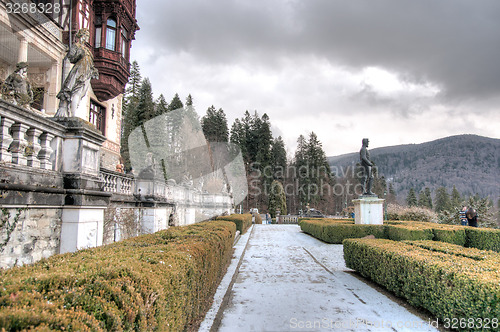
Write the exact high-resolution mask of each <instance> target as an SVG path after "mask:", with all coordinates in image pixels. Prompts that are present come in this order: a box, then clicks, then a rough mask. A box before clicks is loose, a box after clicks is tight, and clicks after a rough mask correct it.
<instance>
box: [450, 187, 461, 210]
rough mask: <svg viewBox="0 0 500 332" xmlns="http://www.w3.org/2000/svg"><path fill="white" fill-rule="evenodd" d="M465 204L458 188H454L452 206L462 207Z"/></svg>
mask: <svg viewBox="0 0 500 332" xmlns="http://www.w3.org/2000/svg"><path fill="white" fill-rule="evenodd" d="M462 202H463V199H462V196H461V195H460V193H459V192H458V190H457V188H456V187H455V186H453V189H452V191H451V205H452V206H460V205H461V204H462Z"/></svg>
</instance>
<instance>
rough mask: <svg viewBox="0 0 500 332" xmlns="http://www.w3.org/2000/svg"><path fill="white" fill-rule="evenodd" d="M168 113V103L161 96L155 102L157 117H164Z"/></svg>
mask: <svg viewBox="0 0 500 332" xmlns="http://www.w3.org/2000/svg"><path fill="white" fill-rule="evenodd" d="M167 112H168V103H167V101H166V100H165V96H163V94H160V96H159V97H158V99H156V102H155V116H158V115H162V114H165V113H167Z"/></svg>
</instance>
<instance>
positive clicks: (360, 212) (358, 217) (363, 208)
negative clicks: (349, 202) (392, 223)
mask: <svg viewBox="0 0 500 332" xmlns="http://www.w3.org/2000/svg"><path fill="white" fill-rule="evenodd" d="M384 201H385V200H383V199H380V198H378V197H377V196H361V197H360V198H359V199H354V200H353V203H354V223H355V224H362V225H363V224H364V225H366V224H371V225H382V224H383V222H384Z"/></svg>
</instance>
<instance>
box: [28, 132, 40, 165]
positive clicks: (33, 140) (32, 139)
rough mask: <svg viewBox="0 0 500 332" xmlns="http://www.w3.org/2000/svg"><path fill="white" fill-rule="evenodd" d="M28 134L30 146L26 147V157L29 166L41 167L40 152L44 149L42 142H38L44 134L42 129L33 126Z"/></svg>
mask: <svg viewBox="0 0 500 332" xmlns="http://www.w3.org/2000/svg"><path fill="white" fill-rule="evenodd" d="M26 133H27V134H28V147H27V148H26V157H27V159H28V166H30V167H34V168H40V160H38V152H40V150H41V149H42V146H41V145H40V143H38V138H39V137H40V135H41V134H42V131H41V130H40V129H36V128H31V129H29V130H28V131H27V132H26Z"/></svg>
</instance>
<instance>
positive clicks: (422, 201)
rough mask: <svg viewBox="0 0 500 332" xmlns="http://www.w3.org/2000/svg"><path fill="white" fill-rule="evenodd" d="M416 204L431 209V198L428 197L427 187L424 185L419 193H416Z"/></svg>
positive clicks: (428, 190)
mask: <svg viewBox="0 0 500 332" xmlns="http://www.w3.org/2000/svg"><path fill="white" fill-rule="evenodd" d="M418 206H420V207H426V208H429V209H432V199H431V197H430V189H429V188H427V187H426V188H425V189H423V190H421V191H420V194H419V195H418Z"/></svg>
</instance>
